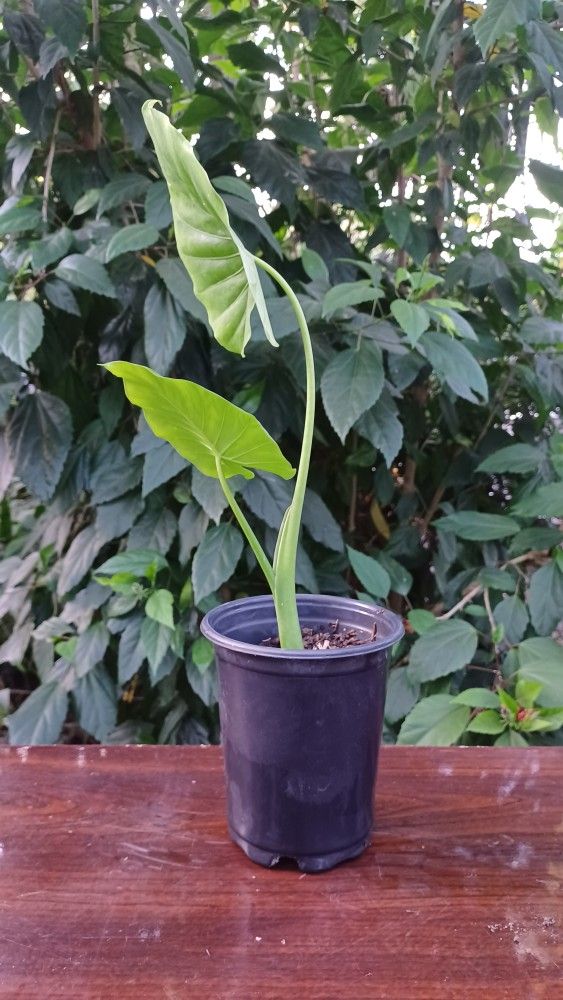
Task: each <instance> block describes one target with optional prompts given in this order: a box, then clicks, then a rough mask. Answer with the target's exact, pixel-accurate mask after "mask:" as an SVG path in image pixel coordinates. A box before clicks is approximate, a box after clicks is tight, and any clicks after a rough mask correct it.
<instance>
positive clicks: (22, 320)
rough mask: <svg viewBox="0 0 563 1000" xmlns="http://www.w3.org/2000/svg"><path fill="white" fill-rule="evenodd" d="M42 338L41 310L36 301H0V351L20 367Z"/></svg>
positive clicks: (25, 363)
mask: <svg viewBox="0 0 563 1000" xmlns="http://www.w3.org/2000/svg"><path fill="white" fill-rule="evenodd" d="M42 339H43V312H42V310H41V309H40V308H39V306H38V305H37V303H36V302H18V301H17V300H16V299H9V300H8V301H7V302H0V351H1V352H2V354H5V355H6V357H7V358H10V360H11V361H15V363H16V364H17V365H21V367H22V368H27V367H28V364H27V363H28V360H29V358H30V357H31V355H32V354H33V352H34V351H35V350H36V348H37V347H39V344H40V343H41V340H42Z"/></svg>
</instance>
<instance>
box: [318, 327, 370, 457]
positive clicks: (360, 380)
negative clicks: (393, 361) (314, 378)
mask: <svg viewBox="0 0 563 1000" xmlns="http://www.w3.org/2000/svg"><path fill="white" fill-rule="evenodd" d="M383 379H384V372H383V362H382V359H381V350H380V349H379V347H378V346H377V345H376V344H372V343H370V342H369V341H367V340H365V339H363V340H362V341H361V342H360V345H359V347H358V348H357V349H356V348H352V347H351V348H347V349H346V350H345V351H341V352H340V353H338V354H337V355H336V356H335V357H334V358H333V360H332V361H331V362H330V363H329V364H328V365H327V367H326V368H325V370H324V373H323V377H322V379H321V395H322V399H323V403H324V408H325V410H326V414H327V417H328V419H329V420H330V422H331V424H332V426H333V428H334V430H335V431H336V433H337V434H338V436H339V438H340V440H341V441H342V443H344V440H345V438H346V435H347V433H348V431H349V430H350V428H351V427H352V426H353V424H355V422H356V420H357V419H358V417H360V416H361V415H362V413H365V411H366V410H368V409H369V407H370V406H373V404H374V403H375V402H376V400H377V399H378V398H379V396H380V395H381V391H382V389H383Z"/></svg>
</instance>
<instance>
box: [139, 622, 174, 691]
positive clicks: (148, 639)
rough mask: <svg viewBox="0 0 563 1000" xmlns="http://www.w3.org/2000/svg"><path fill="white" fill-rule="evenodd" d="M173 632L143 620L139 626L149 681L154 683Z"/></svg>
mask: <svg viewBox="0 0 563 1000" xmlns="http://www.w3.org/2000/svg"><path fill="white" fill-rule="evenodd" d="M173 637H174V632H173V630H172V629H171V628H168V626H167V625H162V623H161V622H157V621H155V620H154V619H153V618H145V620H144V621H143V624H142V625H141V643H142V646H143V649H144V651H145V655H146V657H147V660H148V661H149V669H150V675H151V681H152V683H153V684H155V683H156V680H157V677H158V671H159V668H160V666H161V664H162V661H163V660H164V657H165V656H166V653H167V652H168V649H169V648H170V644H171V642H172V639H173Z"/></svg>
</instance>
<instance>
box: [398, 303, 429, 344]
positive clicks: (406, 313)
mask: <svg viewBox="0 0 563 1000" xmlns="http://www.w3.org/2000/svg"><path fill="white" fill-rule="evenodd" d="M391 312H392V314H393V316H394V317H395V319H396V320H397V323H398V324H399V326H400V327H401V330H403V331H404V333H406V335H407V339H408V341H409V344H410V345H411V347H414V346H415V344H416V343H417V342H418V341H419V340H420V338H421V337H422V334H423V333H424V332H425V330H427V329H428V327H429V326H430V316H429V315H428V313H427V312H426V309H424V308H423V306H419V305H416V303H414V302H407V301H406V300H405V299H395V300H394V301H393V302H392V303H391Z"/></svg>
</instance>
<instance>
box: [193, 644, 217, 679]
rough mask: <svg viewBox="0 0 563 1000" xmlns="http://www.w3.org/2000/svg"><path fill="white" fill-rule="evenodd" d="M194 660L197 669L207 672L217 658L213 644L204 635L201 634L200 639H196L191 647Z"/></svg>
mask: <svg viewBox="0 0 563 1000" xmlns="http://www.w3.org/2000/svg"><path fill="white" fill-rule="evenodd" d="M191 656H192V660H193V662H194V663H195V665H196V667H197V669H198V670H199V671H200V673H202V674H203V673H205V671H206V670H207V668H208V667H210V666H211V664H212V663H213V660H214V658H215V654H214V652H213V646H212V645H211V643H210V642H209V639H206V638H205V637H204V636H203V635H200V637H199V639H196V641H195V642H194V644H193V646H192V648H191Z"/></svg>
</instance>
